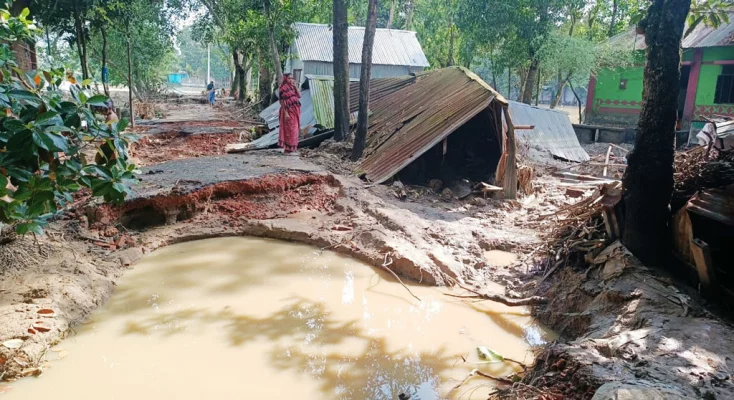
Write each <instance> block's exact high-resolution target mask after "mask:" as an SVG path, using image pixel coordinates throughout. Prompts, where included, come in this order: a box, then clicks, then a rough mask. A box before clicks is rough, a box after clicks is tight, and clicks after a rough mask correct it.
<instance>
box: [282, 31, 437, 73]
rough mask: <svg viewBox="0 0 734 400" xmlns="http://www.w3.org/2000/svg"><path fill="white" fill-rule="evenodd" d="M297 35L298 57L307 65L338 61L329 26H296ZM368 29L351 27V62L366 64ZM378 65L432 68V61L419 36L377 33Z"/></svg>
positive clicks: (375, 52)
mask: <svg viewBox="0 0 734 400" xmlns="http://www.w3.org/2000/svg"><path fill="white" fill-rule="evenodd" d="M293 29H295V31H296V33H297V35H298V36H297V37H296V40H295V47H296V49H297V52H298V57H299V58H300V59H301V60H303V61H325V62H332V61H333V60H334V53H333V40H334V39H333V34H332V30H331V27H330V26H329V25H323V24H307V23H301V22H299V23H295V24H293ZM363 38H364V28H363V27H357V26H350V27H349V62H350V63H352V64H361V63H362V41H363ZM372 63H373V64H374V65H380V64H382V65H409V66H414V67H428V66H429V64H428V59H427V58H426V55H425V54H424V53H423V48H422V47H421V45H420V43H419V42H418V38H417V37H416V33H415V32H411V31H402V30H397V29H377V30H376V31H375V44H374V48H373V50H372Z"/></svg>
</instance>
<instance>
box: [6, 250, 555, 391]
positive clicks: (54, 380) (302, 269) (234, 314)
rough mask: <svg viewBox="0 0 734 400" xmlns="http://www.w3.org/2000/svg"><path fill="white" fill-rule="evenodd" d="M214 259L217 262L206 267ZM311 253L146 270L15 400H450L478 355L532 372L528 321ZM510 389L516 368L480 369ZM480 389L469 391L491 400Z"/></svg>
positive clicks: (256, 253) (190, 254) (220, 253)
mask: <svg viewBox="0 0 734 400" xmlns="http://www.w3.org/2000/svg"><path fill="white" fill-rule="evenodd" d="M207 255H211V258H208V257H207ZM411 290H412V291H413V292H414V293H416V295H418V296H419V297H420V298H421V299H423V301H422V302H418V301H416V300H415V299H413V298H412V297H410V295H408V293H407V292H406V291H405V289H404V288H403V287H402V286H400V285H399V284H397V283H394V282H392V277H390V276H389V275H387V274H383V273H382V271H375V270H373V269H371V268H370V267H368V266H365V265H363V264H361V263H358V262H356V261H354V260H350V259H346V258H343V257H339V256H337V255H334V254H330V253H325V254H324V255H321V256H319V255H318V254H314V253H313V250H312V249H311V248H309V247H307V246H300V245H293V244H286V243H280V242H274V241H266V240H259V239H247V238H229V239H213V240H206V241H200V242H194V243H184V244H180V245H176V246H171V247H170V248H166V249H163V250H160V251H157V252H155V253H154V254H152V255H150V256H148V257H146V258H145V259H144V260H143V261H141V263H140V264H138V265H137V266H136V267H135V268H134V269H133V270H131V271H130V272H129V273H128V274H127V275H126V276H125V277H124V279H123V280H122V281H121V282H120V285H119V287H118V288H117V290H116V292H115V294H114V295H113V297H112V299H111V300H110V302H109V303H108V304H107V305H106V306H105V307H104V308H103V309H102V310H100V311H99V312H97V313H96V314H95V315H94V316H93V319H92V322H91V323H90V324H87V325H85V326H83V327H81V329H79V335H78V336H76V337H74V338H73V339H71V340H67V341H65V342H64V343H63V344H62V346H64V347H65V348H66V350H68V352H69V356H68V357H66V358H65V359H64V360H63V361H60V362H57V363H54V367H53V368H52V369H50V370H49V371H48V372H47V373H45V374H44V375H43V376H42V377H41V378H39V379H38V380H22V381H20V382H18V383H15V384H13V386H14V389H13V390H12V392H11V394H10V395H6V396H7V398H8V399H13V398H18V399H26V398H35V397H41V396H44V395H45V394H46V393H47V391H48V390H49V388H51V387H53V388H54V398H55V399H56V400H64V399H79V398H105V399H107V398H119V399H129V398H141V399H160V398H176V399H184V400H185V399H201V398H215V397H220V398H258V399H260V398H263V399H264V398H284V399H285V398H298V399H385V400H394V399H396V398H397V396H398V394H399V393H403V392H408V393H411V394H413V395H414V397H413V399H421V400H429V399H438V398H445V396H446V393H448V390H449V389H450V388H451V387H453V386H454V385H455V384H456V383H457V382H458V381H460V380H461V379H463V377H464V376H466V374H467V373H468V372H469V371H470V370H471V369H473V368H475V367H477V366H478V364H476V362H477V361H479V360H478V358H477V355H476V346H478V345H483V346H488V347H491V348H494V349H496V350H498V351H500V352H501V353H502V354H503V355H505V356H507V357H510V358H513V359H519V360H522V359H526V360H529V351H528V350H529V347H530V346H529V343H530V344H532V345H535V344H538V343H540V342H542V340H544V338H545V337H546V334H545V333H544V332H543V331H542V330H541V329H539V328H538V327H537V326H535V325H533V324H532V321H531V319H530V317H529V315H528V313H527V310H522V309H520V310H518V309H508V308H507V307H504V306H500V305H495V304H484V303H482V304H471V303H470V304H467V303H463V302H461V301H459V300H457V299H453V298H449V297H447V296H443V295H442V292H441V290H439V289H436V288H429V287H422V286H411ZM480 368H482V369H483V370H485V372H487V373H491V374H494V375H507V374H509V373H511V372H515V371H516V369H515V368H517V366H515V365H512V364H502V363H499V364H483V365H481V366H480ZM486 383H487V382H486V381H480V382H470V383H469V384H467V385H466V388H467V389H468V390H474V389H477V388H479V390H476V391H475V392H474V395H473V396H471V397H467V396H464V397H462V398H477V399H480V398H481V399H483V398H486V393H487V392H488V391H489V390H490V389H491V388H488V387H486Z"/></svg>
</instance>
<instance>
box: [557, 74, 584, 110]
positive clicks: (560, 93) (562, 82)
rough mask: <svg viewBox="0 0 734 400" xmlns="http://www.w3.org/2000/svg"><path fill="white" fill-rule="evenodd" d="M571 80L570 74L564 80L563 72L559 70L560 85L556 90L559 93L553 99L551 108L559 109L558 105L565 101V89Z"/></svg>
mask: <svg viewBox="0 0 734 400" xmlns="http://www.w3.org/2000/svg"><path fill="white" fill-rule="evenodd" d="M569 78H571V74H570V73H569V74H568V76H566V79H563V77H562V76H561V71H560V70H558V84H557V85H556V89H557V90H558V91H557V92H556V95H555V96H554V97H553V100H552V101H551V105H550V108H556V107H558V104H560V103H561V101H562V100H563V89H565V88H566V81H567V80H569ZM579 122H581V121H579Z"/></svg>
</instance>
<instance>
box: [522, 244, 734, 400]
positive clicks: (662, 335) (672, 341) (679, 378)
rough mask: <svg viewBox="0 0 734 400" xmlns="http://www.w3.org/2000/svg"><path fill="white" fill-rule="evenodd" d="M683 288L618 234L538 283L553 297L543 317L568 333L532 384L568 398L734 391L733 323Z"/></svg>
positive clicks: (731, 394) (542, 360) (712, 395)
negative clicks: (579, 264)
mask: <svg viewBox="0 0 734 400" xmlns="http://www.w3.org/2000/svg"><path fill="white" fill-rule="evenodd" d="M678 288H683V289H678ZM685 290H686V289H685V284H684V283H683V282H675V281H674V280H673V278H671V277H670V276H668V275H667V274H666V273H665V272H664V271H659V270H653V269H651V268H648V267H646V266H644V265H642V264H641V263H640V262H639V260H637V259H636V258H635V257H634V256H632V254H630V253H629V252H628V251H627V250H626V249H625V248H624V247H623V246H621V245H620V244H619V242H616V243H614V244H612V245H610V246H609V247H607V248H606V249H605V250H604V251H602V253H601V254H600V255H599V256H597V257H596V258H595V259H594V260H593V261H592V262H591V263H590V264H589V266H588V267H587V268H578V269H574V268H571V267H568V268H565V269H563V270H562V271H560V272H558V273H557V275H556V276H555V277H554V279H553V280H549V282H547V283H546V284H545V285H543V286H542V287H541V288H540V290H539V294H542V295H544V296H546V297H547V298H548V299H549V300H550V302H549V304H548V305H547V306H546V307H545V308H542V309H538V314H537V317H538V318H539V320H540V321H541V322H543V323H545V324H546V325H547V326H550V327H552V328H554V329H555V330H556V331H557V332H558V333H559V334H561V336H562V337H563V338H566V339H567V340H566V341H564V342H561V343H558V344H555V345H553V346H550V347H549V348H547V349H546V350H545V351H544V353H543V354H542V355H541V356H540V357H539V358H538V362H537V364H536V366H535V370H534V371H533V372H532V373H530V374H529V375H528V376H527V377H526V380H525V381H526V383H528V384H530V385H532V386H535V387H537V388H540V389H541V390H543V391H544V392H545V393H547V394H548V395H549V396H550V395H558V396H562V398H570V399H589V398H592V397H593V399H595V400H597V399H598V400H606V399H616V398H635V399H693V398H704V399H732V398H734V385H733V384H732V366H733V365H732V360H734V346H733V345H732V340H731V337H732V336H731V332H732V326H731V324H729V323H726V322H725V321H724V320H722V319H720V318H717V317H716V316H715V315H714V314H712V313H711V312H709V311H707V310H706V308H705V307H704V305H703V302H702V301H701V300H700V299H699V298H698V296H697V295H696V293H695V292H694V291H693V290H689V291H688V292H686V291H685ZM535 390H537V389H535ZM515 394H516V395H517V393H515ZM625 396H626V397H625Z"/></svg>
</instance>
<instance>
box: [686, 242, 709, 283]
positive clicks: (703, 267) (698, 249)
mask: <svg viewBox="0 0 734 400" xmlns="http://www.w3.org/2000/svg"><path fill="white" fill-rule="evenodd" d="M691 253H693V260H694V261H695V262H696V270H697V271H698V279H699V280H701V283H703V284H704V285H706V286H710V285H711V281H712V279H713V278H714V276H713V275H714V273H713V263H712V261H711V249H710V248H709V245H708V244H707V243H706V242H704V241H703V240H701V239H698V238H694V239H693V240H692V241H691Z"/></svg>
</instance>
